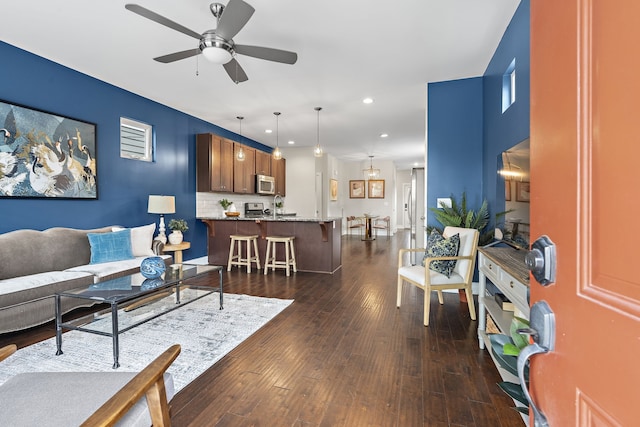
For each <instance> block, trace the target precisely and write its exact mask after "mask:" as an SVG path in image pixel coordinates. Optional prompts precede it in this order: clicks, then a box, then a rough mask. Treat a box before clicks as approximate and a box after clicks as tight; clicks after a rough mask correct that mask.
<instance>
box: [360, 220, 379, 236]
mask: <svg viewBox="0 0 640 427" xmlns="http://www.w3.org/2000/svg"><path fill="white" fill-rule="evenodd" d="M379 216H380V215H369V214H364V216H362V217H360V219H361V220H363V221H364V234H363V235H362V240H363V241H365V240H376V236H374V235H373V224H372V222H373V220H374V219H376V218H378V217H379Z"/></svg>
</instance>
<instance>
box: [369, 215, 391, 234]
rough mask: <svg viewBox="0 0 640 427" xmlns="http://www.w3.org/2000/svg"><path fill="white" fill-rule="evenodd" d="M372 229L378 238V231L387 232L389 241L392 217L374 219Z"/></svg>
mask: <svg viewBox="0 0 640 427" xmlns="http://www.w3.org/2000/svg"><path fill="white" fill-rule="evenodd" d="M372 228H373V229H374V230H375V231H376V237H378V230H385V231H386V233H387V239H388V238H389V237H390V236H391V217H389V216H385V217H384V218H376V219H374V220H373V225H372Z"/></svg>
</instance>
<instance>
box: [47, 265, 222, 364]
mask: <svg viewBox="0 0 640 427" xmlns="http://www.w3.org/2000/svg"><path fill="white" fill-rule="evenodd" d="M223 270H224V269H223V268H222V266H219V265H196V264H173V265H172V266H169V267H167V270H166V271H165V272H164V273H163V275H162V276H161V277H160V278H158V279H145V278H144V276H142V274H140V273H135V274H131V275H128V276H124V277H119V278H116V279H111V280H106V281H104V282H100V283H95V284H93V285H90V286H85V287H82V288H77V289H72V290H70V291H65V292H59V293H56V296H55V299H56V347H57V351H56V355H60V354H62V330H63V329H72V330H77V331H82V332H89V333H92V334H98V335H103V336H107V337H111V338H112V340H113V369H116V368H118V367H119V366H120V363H118V357H119V346H118V335H119V334H121V333H123V332H126V331H128V330H129V329H132V328H135V327H136V326H139V325H141V324H143V323H145V322H148V321H150V320H152V319H155V318H156V317H159V316H162V315H163V314H166V313H168V312H170V311H173V310H176V309H178V308H180V307H183V306H185V305H187V304H189V303H191V302H194V301H197V300H199V299H200V298H203V297H205V296H207V295H210V294H212V293H214V292H215V291H216V290H217V291H218V292H219V293H220V310H222V309H223V305H222V304H223V288H222V271H223ZM215 271H217V272H218V275H219V278H220V283H219V287H216V286H206V285H204V286H203V285H193V284H189V282H190V281H193V279H195V278H197V277H202V276H205V275H207V274H209V273H211V272H215ZM63 298H76V299H83V300H88V301H91V302H94V303H103V304H109V305H110V307H109V308H106V309H104V310H101V311H98V312H96V313H92V314H90V315H87V316H83V317H80V318H77V319H74V320H71V321H68V322H63V321H62V299H63ZM143 307H144V309H143ZM109 318H110V319H109Z"/></svg>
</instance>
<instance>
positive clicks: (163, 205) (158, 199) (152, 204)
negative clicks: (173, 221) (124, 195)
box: [147, 195, 176, 243]
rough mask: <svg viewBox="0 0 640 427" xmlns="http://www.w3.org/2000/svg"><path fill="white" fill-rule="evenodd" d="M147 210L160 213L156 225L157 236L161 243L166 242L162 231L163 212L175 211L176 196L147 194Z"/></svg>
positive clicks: (163, 229) (165, 236)
mask: <svg viewBox="0 0 640 427" xmlns="http://www.w3.org/2000/svg"><path fill="white" fill-rule="evenodd" d="M147 212H148V213H151V214H160V226H159V227H158V237H156V239H158V240H160V241H161V242H162V243H167V235H166V234H165V233H164V231H165V227H164V214H173V213H176V198H175V197H174V196H156V195H149V206H148V208H147Z"/></svg>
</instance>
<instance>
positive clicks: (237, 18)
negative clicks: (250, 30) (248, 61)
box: [216, 0, 256, 40]
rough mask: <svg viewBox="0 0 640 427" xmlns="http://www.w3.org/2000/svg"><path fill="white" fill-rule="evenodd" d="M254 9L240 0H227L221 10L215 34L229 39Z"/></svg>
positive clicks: (243, 24)
mask: <svg viewBox="0 0 640 427" xmlns="http://www.w3.org/2000/svg"><path fill="white" fill-rule="evenodd" d="M255 11H256V10H255V9H254V8H253V7H252V6H251V5H250V4H247V3H245V2H243V1H242V0H229V3H228V4H227V6H226V7H225V8H224V10H223V11H222V15H221V16H220V20H219V22H218V27H217V28H216V34H217V35H219V36H220V37H222V38H224V39H225V40H231V39H232V38H234V37H235V35H236V34H238V32H239V31H240V30H241V29H242V27H244V26H245V24H246V23H247V22H248V21H249V19H250V18H251V16H252V15H253V12H255Z"/></svg>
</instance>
